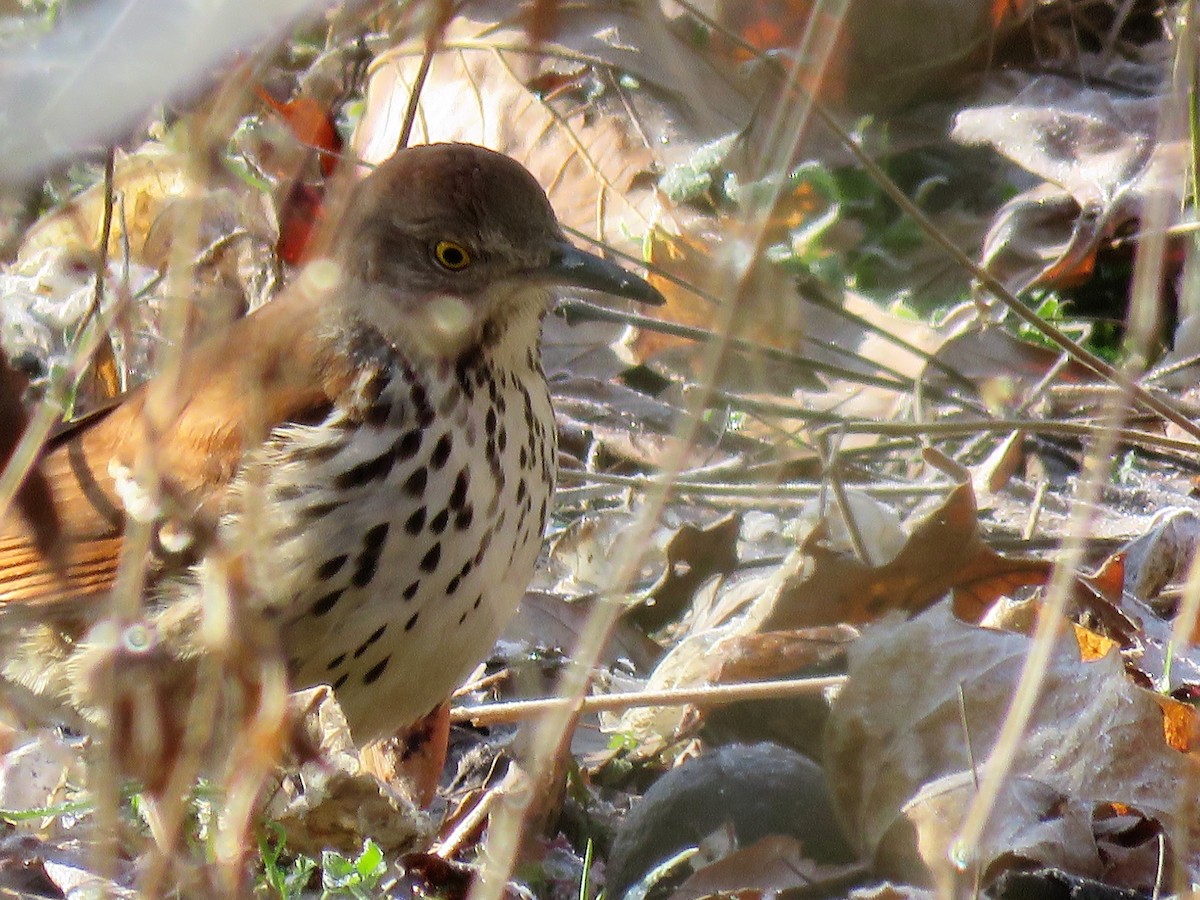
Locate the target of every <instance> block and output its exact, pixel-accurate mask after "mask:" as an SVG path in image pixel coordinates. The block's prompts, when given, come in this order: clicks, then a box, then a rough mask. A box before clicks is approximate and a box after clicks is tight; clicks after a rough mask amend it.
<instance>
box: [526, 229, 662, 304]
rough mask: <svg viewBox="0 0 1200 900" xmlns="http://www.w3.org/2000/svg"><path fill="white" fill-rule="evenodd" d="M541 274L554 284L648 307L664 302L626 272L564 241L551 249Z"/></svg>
mask: <svg viewBox="0 0 1200 900" xmlns="http://www.w3.org/2000/svg"><path fill="white" fill-rule="evenodd" d="M545 274H546V276H547V277H548V278H549V279H550V280H551V281H553V282H554V283H555V284H561V285H565V286H568V287H581V288H587V289H589V290H593V291H602V292H604V293H605V294H612V295H614V296H616V297H628V298H629V299H630V300H637V301H638V302H639V303H648V304H649V305H651V306H662V305H663V304H664V303H666V302H667V300H666V298H665V297H663V295H662V294H660V293H659V292H658V291H657V290H656V289H655V288H654V287H652V286H651V285H650V284H649V283H647V282H646V281H644V280H643V279H641V278H639V277H638V276H637V275H634V274H633V273H632V272H626V271H625V270H624V269H622V268H621V267H620V266H618V265H617V264H616V263H611V262H609V261H608V260H606V259H601V258H600V257H599V256H593V255H592V254H591V253H586V252H584V251H583V250H580V249H579V248H577V247H575V246H573V245H571V244H568V243H567V242H566V241H564V242H562V243H561V244H559V245H557V246H556V247H555V248H554V254H553V256H552V257H551V258H550V262H549V263H548V264H547V266H546V268H545Z"/></svg>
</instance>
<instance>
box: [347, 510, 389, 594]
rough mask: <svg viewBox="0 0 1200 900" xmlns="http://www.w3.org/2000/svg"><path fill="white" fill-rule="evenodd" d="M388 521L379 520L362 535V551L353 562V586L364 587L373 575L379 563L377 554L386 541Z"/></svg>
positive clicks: (351, 579)
mask: <svg viewBox="0 0 1200 900" xmlns="http://www.w3.org/2000/svg"><path fill="white" fill-rule="evenodd" d="M387 535H388V523H387V522H380V523H379V524H378V525H376V526H375V527H374V528H372V529H371V530H369V531H368V532H367V533H366V534H365V535H363V548H362V552H361V553H359V554H358V559H357V560H355V563H354V575H353V576H351V578H350V583H351V584H353V585H354V586H355V587H366V586H367V585H368V584H370V583H371V579H372V578H374V577H375V569H376V568H377V567H378V565H379V556H380V554H381V553H383V545H384V544H385V543H386V542H387Z"/></svg>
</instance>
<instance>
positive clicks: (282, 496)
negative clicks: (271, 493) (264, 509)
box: [275, 484, 306, 501]
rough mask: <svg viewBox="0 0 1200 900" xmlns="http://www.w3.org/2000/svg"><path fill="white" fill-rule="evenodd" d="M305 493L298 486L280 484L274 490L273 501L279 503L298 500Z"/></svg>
mask: <svg viewBox="0 0 1200 900" xmlns="http://www.w3.org/2000/svg"><path fill="white" fill-rule="evenodd" d="M305 493H306V491H305V489H304V488H302V487H300V485H298V484H281V485H279V486H278V487H276V488H275V499H276V500H281V501H292V500H299V499H300V498H301V497H303V496H304V495H305Z"/></svg>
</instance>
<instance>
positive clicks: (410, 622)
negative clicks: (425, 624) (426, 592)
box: [404, 612, 420, 631]
mask: <svg viewBox="0 0 1200 900" xmlns="http://www.w3.org/2000/svg"><path fill="white" fill-rule="evenodd" d="M419 615H420V613H419V612H415V613H413V614H412V615H411V616H409V618H408V621H407V622H405V623H404V630H405V631H412V630H413V626H414V625H416V624H417V616H419Z"/></svg>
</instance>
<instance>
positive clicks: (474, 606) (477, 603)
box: [471, 594, 483, 609]
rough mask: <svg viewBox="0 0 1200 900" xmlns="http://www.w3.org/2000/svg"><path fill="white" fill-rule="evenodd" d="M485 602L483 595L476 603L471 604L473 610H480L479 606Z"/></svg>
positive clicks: (476, 599) (477, 598)
mask: <svg viewBox="0 0 1200 900" xmlns="http://www.w3.org/2000/svg"><path fill="white" fill-rule="evenodd" d="M482 602H483V594H480V595H479V596H478V597H476V598H475V602H474V603H472V604H471V609H479V604H480V603H482Z"/></svg>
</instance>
